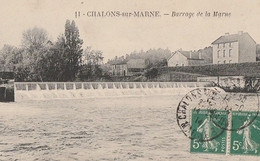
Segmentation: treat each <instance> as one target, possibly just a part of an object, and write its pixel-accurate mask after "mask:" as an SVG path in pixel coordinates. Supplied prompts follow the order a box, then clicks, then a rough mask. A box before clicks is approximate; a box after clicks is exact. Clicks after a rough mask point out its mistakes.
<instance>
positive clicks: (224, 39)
mask: <svg viewBox="0 0 260 161" xmlns="http://www.w3.org/2000/svg"><path fill="white" fill-rule="evenodd" d="M248 36H249V37H251V36H250V35H249V34H248V33H247V32H243V31H239V32H238V33H237V34H231V35H230V34H229V33H226V34H225V35H223V36H220V37H219V38H218V39H217V40H215V41H214V42H212V44H221V43H230V42H237V41H239V39H241V38H244V37H248ZM251 38H252V37H251ZM252 39H253V38H252Z"/></svg>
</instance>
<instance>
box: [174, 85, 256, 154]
mask: <svg viewBox="0 0 260 161" xmlns="http://www.w3.org/2000/svg"><path fill="white" fill-rule="evenodd" d="M258 113H259V99H258V94H257V93H250V94H247V93H225V92H221V91H220V90H219V89H218V88H198V89H195V90H192V91H190V92H189V93H187V94H186V95H185V96H184V97H183V99H182V100H181V102H180V103H179V106H178V108H177V113H176V116H177V123H178V125H179V127H180V128H181V130H182V132H183V133H184V134H185V135H186V136H187V137H188V138H189V139H190V152H192V153H216V154H251V155H259V150H260V142H259V141H258V140H259V139H257V138H259V136H260V131H259V130H260V117H259V116H258Z"/></svg>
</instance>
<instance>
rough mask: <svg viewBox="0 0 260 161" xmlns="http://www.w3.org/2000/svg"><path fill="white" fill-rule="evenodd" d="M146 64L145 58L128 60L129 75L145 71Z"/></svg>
mask: <svg viewBox="0 0 260 161" xmlns="http://www.w3.org/2000/svg"><path fill="white" fill-rule="evenodd" d="M146 65H147V63H146V61H145V59H130V60H129V61H127V69H128V75H129V76H131V75H136V74H141V73H143V72H144V71H145V69H146Z"/></svg>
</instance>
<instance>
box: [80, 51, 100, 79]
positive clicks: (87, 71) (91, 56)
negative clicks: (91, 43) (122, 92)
mask: <svg viewBox="0 0 260 161" xmlns="http://www.w3.org/2000/svg"><path fill="white" fill-rule="evenodd" d="M83 58H84V59H85V60H84V61H83V63H82V66H81V68H82V69H81V71H80V74H79V78H80V79H81V80H97V79H100V78H101V77H102V68H101V64H103V59H104V57H103V55H102V52H101V51H99V50H92V49H91V47H87V48H86V49H85V50H84V53H83Z"/></svg>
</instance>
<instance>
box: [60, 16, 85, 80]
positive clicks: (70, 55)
mask: <svg viewBox="0 0 260 161" xmlns="http://www.w3.org/2000/svg"><path fill="white" fill-rule="evenodd" d="M64 35H65V51H66V62H65V63H66V65H65V69H64V70H65V71H66V75H64V76H65V81H73V80H75V78H76V75H77V74H78V72H79V69H80V64H81V58H82V53H83V50H82V49H81V47H82V44H83V40H82V39H80V35H79V30H78V27H77V26H76V24H75V22H74V21H72V22H70V20H67V21H66V24H65V34H64Z"/></svg>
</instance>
